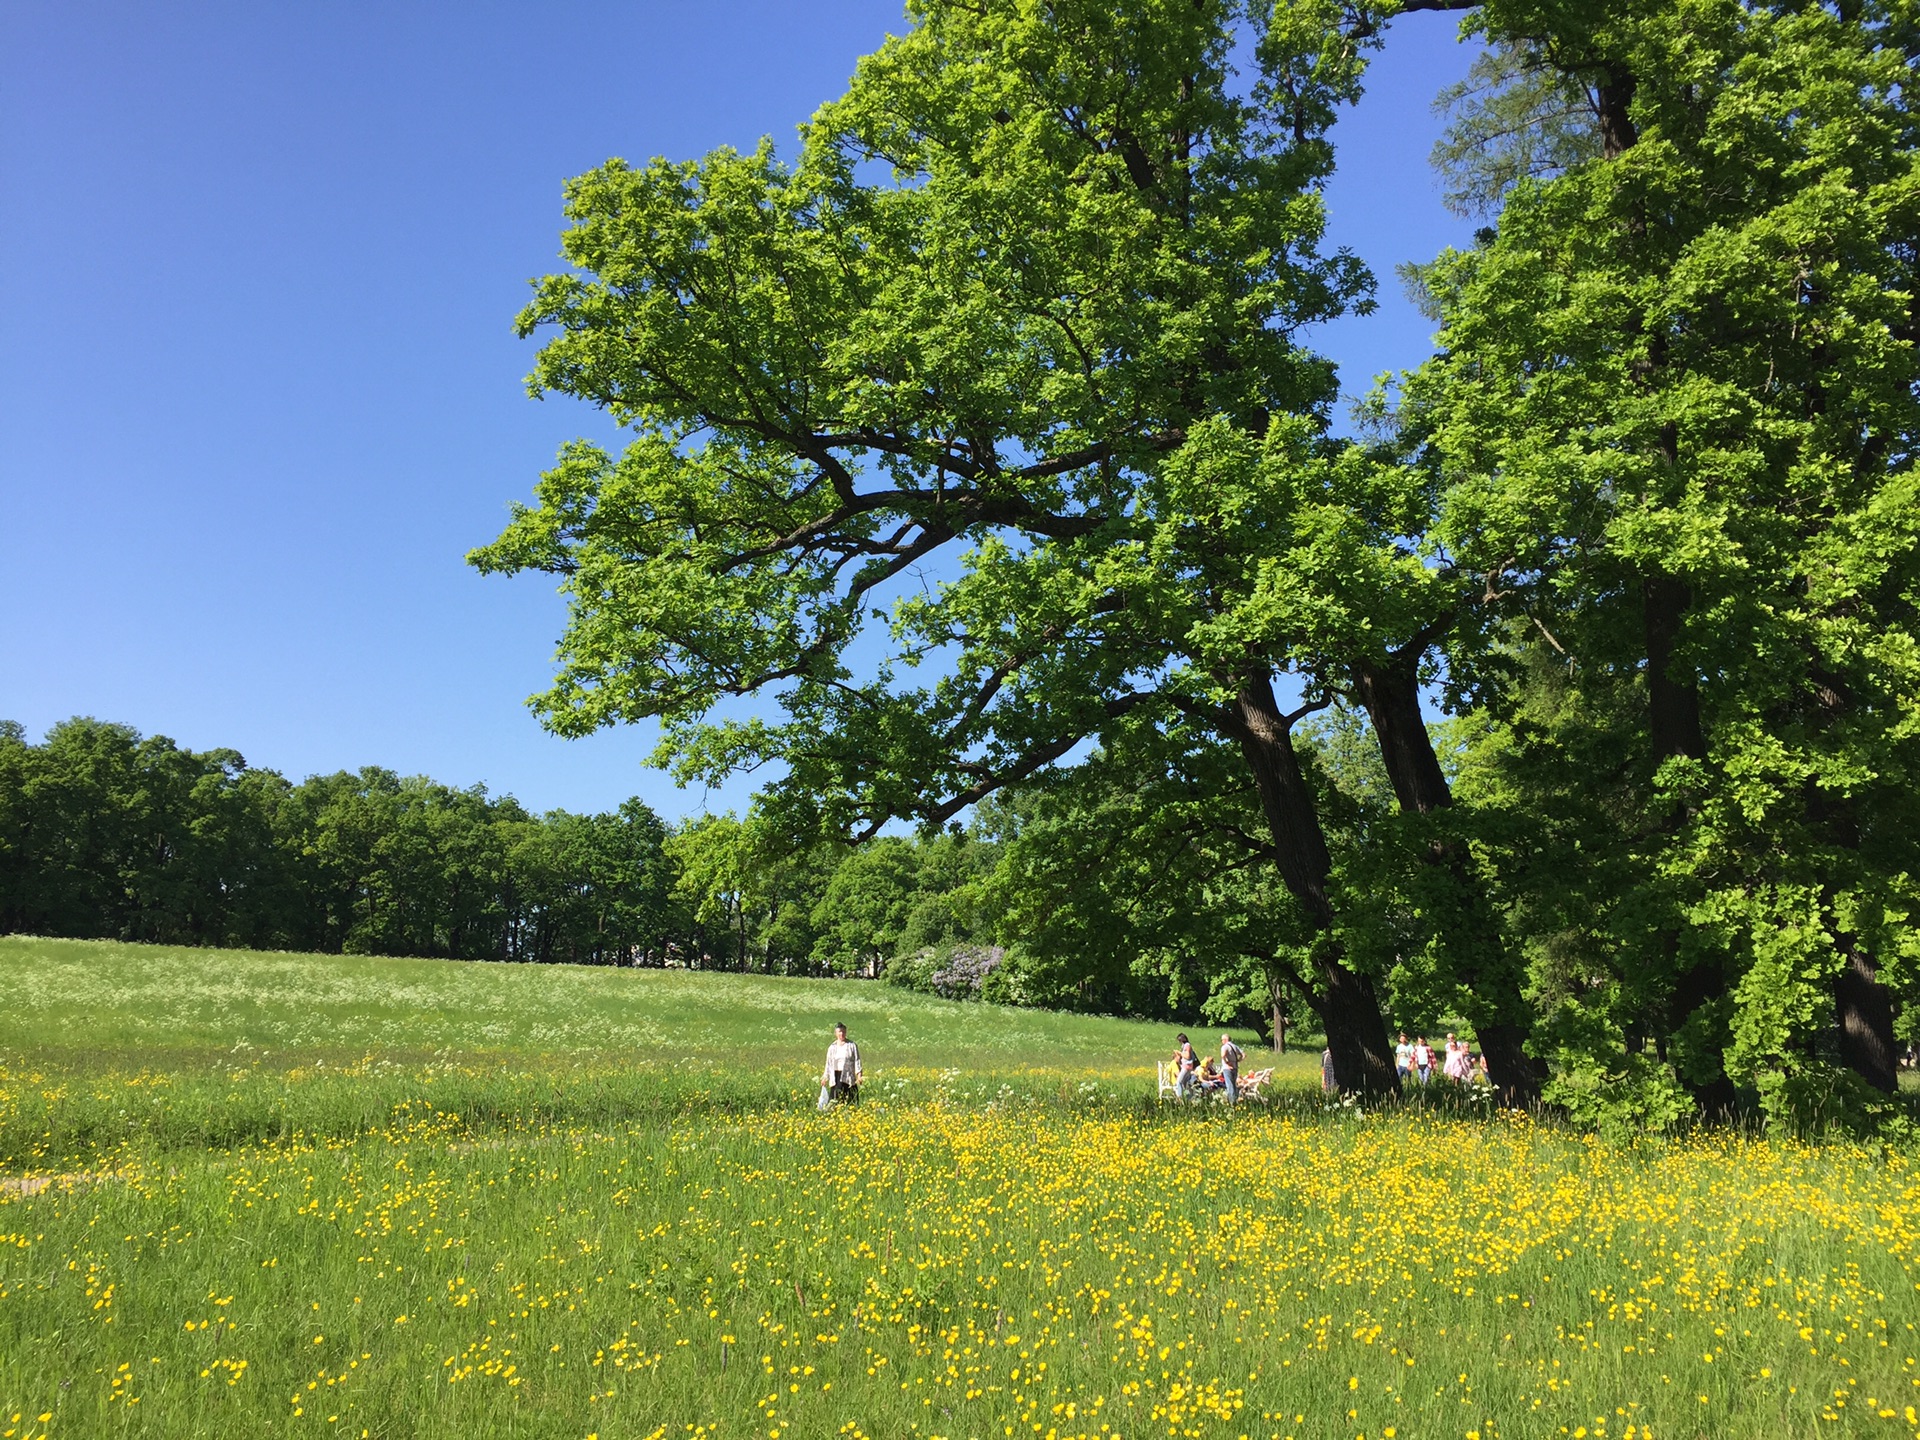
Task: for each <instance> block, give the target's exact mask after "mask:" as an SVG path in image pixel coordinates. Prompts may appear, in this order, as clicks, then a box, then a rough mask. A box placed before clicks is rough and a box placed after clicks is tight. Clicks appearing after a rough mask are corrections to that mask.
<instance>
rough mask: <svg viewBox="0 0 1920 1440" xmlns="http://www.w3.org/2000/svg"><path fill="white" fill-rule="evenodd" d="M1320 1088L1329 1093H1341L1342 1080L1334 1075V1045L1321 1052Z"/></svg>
mask: <svg viewBox="0 0 1920 1440" xmlns="http://www.w3.org/2000/svg"><path fill="white" fill-rule="evenodd" d="M1320 1088H1321V1090H1322V1091H1324V1092H1325V1093H1326V1094H1328V1095H1338V1094H1339V1093H1340V1082H1339V1081H1338V1080H1336V1079H1334V1077H1333V1047H1332V1046H1331V1045H1329V1046H1328V1047H1327V1048H1326V1049H1324V1050H1322V1051H1321V1052H1320Z"/></svg>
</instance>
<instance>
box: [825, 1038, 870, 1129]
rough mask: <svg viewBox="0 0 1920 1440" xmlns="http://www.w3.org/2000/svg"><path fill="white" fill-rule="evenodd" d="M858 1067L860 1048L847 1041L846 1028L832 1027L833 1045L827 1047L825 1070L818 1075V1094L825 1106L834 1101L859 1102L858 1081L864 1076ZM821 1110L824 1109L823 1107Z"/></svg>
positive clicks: (859, 1066)
mask: <svg viewBox="0 0 1920 1440" xmlns="http://www.w3.org/2000/svg"><path fill="white" fill-rule="evenodd" d="M864 1073H865V1072H864V1071H863V1070H862V1069H861V1065H860V1047H859V1046H858V1045H856V1044H854V1043H853V1042H852V1041H851V1040H849V1039H847V1027H846V1026H844V1025H836V1026H834V1027H833V1043H832V1044H831V1045H829V1046H827V1068H826V1069H825V1070H823V1071H822V1072H821V1073H820V1093H821V1096H822V1097H823V1100H824V1101H825V1102H826V1104H831V1103H832V1102H833V1101H835V1100H845V1101H847V1102H848V1103H850V1104H858V1103H859V1101H860V1081H861V1079H862V1078H863V1076H864ZM822 1108H825V1107H824V1105H823V1107H822Z"/></svg>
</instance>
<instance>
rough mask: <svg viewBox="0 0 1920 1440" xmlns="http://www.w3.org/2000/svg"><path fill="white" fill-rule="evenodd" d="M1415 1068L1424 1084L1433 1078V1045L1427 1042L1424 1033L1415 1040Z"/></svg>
mask: <svg viewBox="0 0 1920 1440" xmlns="http://www.w3.org/2000/svg"><path fill="white" fill-rule="evenodd" d="M1413 1068H1414V1069H1415V1070H1417V1071H1419V1073H1420V1083H1421V1084H1422V1085H1425V1084H1426V1083H1427V1082H1428V1081H1429V1080H1431V1079H1433V1046H1431V1045H1429V1044H1428V1043H1427V1037H1426V1036H1424V1035H1421V1036H1419V1037H1418V1038H1416V1039H1415V1040H1414V1042H1413Z"/></svg>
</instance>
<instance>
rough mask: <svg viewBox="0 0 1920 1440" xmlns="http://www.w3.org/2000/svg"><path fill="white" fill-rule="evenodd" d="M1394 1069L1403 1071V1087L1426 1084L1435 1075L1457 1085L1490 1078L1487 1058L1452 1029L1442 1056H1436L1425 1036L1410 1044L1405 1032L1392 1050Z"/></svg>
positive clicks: (1401, 1075) (1401, 1072) (1401, 1033)
mask: <svg viewBox="0 0 1920 1440" xmlns="http://www.w3.org/2000/svg"><path fill="white" fill-rule="evenodd" d="M1436 1062H1437V1063H1436ZM1393 1068H1394V1069H1396V1070H1398V1071H1399V1072H1400V1083H1401V1084H1403V1085H1404V1084H1406V1083H1407V1082H1408V1081H1411V1080H1416V1079H1417V1080H1418V1081H1419V1082H1420V1083H1421V1084H1422V1085H1425V1084H1428V1083H1430V1082H1431V1081H1432V1079H1433V1077H1434V1076H1435V1075H1436V1074H1437V1075H1439V1076H1440V1078H1441V1079H1443V1080H1451V1081H1452V1082H1453V1083H1454V1084H1456V1085H1471V1084H1472V1083H1473V1082H1474V1081H1475V1080H1485V1079H1486V1078H1487V1057H1486V1056H1484V1055H1476V1054H1474V1053H1473V1049H1472V1047H1471V1046H1469V1045H1468V1044H1467V1042H1466V1041H1464V1040H1462V1039H1460V1038H1459V1037H1458V1036H1456V1035H1455V1034H1454V1033H1453V1031H1451V1030H1449V1031H1448V1032H1447V1048H1446V1050H1445V1051H1444V1052H1443V1053H1442V1054H1440V1055H1436V1054H1434V1050H1433V1046H1431V1045H1429V1044H1428V1043H1427V1037H1426V1036H1424V1035H1421V1036H1418V1037H1416V1038H1415V1039H1414V1040H1413V1041H1412V1042H1411V1043H1409V1042H1408V1040H1407V1032H1406V1031H1404V1030H1402V1031H1401V1032H1400V1043H1399V1044H1398V1045H1395V1046H1394V1047H1393Z"/></svg>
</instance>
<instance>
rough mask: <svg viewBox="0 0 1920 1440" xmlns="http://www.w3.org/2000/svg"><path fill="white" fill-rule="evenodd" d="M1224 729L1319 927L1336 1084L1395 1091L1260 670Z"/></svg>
mask: <svg viewBox="0 0 1920 1440" xmlns="http://www.w3.org/2000/svg"><path fill="white" fill-rule="evenodd" d="M1227 728H1228V729H1229V731H1230V732H1231V733H1232V735H1233V738H1234V739H1235V740H1236V741H1238V742H1239V745H1240V751H1241V754H1243V755H1244V756H1245V757H1246V760H1247V764H1248V767H1249V768H1250V769H1251V770H1252V771H1253V781H1254V788H1255V790H1256V791H1257V792H1258V794H1259V797H1260V808H1261V810H1262V812H1263V813H1264V814H1265V816H1266V820H1267V829H1268V830H1269V831H1270V832H1271V834H1272V835H1273V842H1274V848H1275V860H1276V863H1277V865H1278V867H1279V870H1280V878H1281V880H1282V881H1283V882H1284V883H1285V885H1286V887H1287V890H1288V891H1289V893H1291V894H1292V895H1293V897H1294V899H1296V900H1298V901H1299V902H1300V905H1301V907H1302V908H1303V909H1304V910H1305V911H1306V912H1307V916H1308V919H1309V920H1310V921H1311V922H1312V924H1313V927H1314V929H1315V930H1317V931H1318V932H1319V938H1318V941H1317V943H1316V944H1315V945H1314V967H1315V969H1317V970H1318V971H1319V974H1320V980H1321V984H1322V986H1323V993H1322V995H1321V996H1320V997H1318V1003H1317V1004H1316V1006H1315V1008H1316V1010H1317V1011H1318V1012H1319V1015H1320V1019H1321V1021H1322V1022H1323V1023H1324V1025H1325V1028H1326V1032H1327V1048H1328V1049H1329V1050H1331V1051H1332V1052H1333V1074H1334V1080H1335V1083H1337V1084H1338V1085H1339V1087H1340V1088H1341V1089H1342V1090H1347V1091H1355V1092H1358V1093H1359V1094H1362V1095H1369V1096H1374V1095H1397V1094H1398V1093H1399V1092H1400V1080H1399V1076H1398V1075H1396V1074H1395V1073H1394V1068H1393V1048H1392V1046H1391V1045H1390V1044H1389V1043H1388V1040H1387V1024H1386V1021H1385V1020H1384V1019H1383V1018H1382V1017H1381V1014H1380V998H1379V996H1378V995H1377V994H1376V993H1375V991H1374V988H1373V982H1372V981H1371V980H1368V979H1366V978H1365V977H1364V976H1361V975H1358V974H1355V973H1354V971H1353V970H1352V969H1350V968H1349V967H1348V965H1347V963H1346V958H1345V955H1344V954H1343V952H1342V947H1341V945H1340V942H1339V940H1338V938H1337V937H1336V935H1335V933H1334V915H1333V901H1332V898H1331V896H1330V895H1329V894H1328V889H1327V880H1328V876H1329V875H1330V874H1331V872H1332V870H1333V861H1332V858H1331V857H1330V856H1329V855H1328V853H1327V838H1326V835H1325V833H1324V832H1323V831H1322V830H1321V828H1320V814H1319V811H1318V810H1317V809H1316V807H1315V805H1314V798H1313V792H1312V791H1311V790H1309V789H1308V788H1307V781H1306V777H1305V776H1304V775H1302V774H1301V773H1300V759H1299V757H1298V756H1297V755H1295V754H1294V750H1293V736H1292V735H1291V734H1290V733H1289V722H1288V720H1287V718H1286V717H1285V716H1284V715H1282V714H1281V713H1280V706H1279V704H1278V703H1277V702H1276V701H1275V700H1274V697H1273V681H1272V679H1271V677H1269V676H1267V675H1265V674H1261V675H1258V676H1256V677H1254V678H1253V679H1251V680H1249V681H1247V682H1246V683H1245V684H1243V685H1242V686H1241V689H1240V693H1239V694H1238V695H1237V696H1236V697H1235V698H1234V704H1233V709H1232V712H1231V716H1230V718H1229V720H1228V725H1227Z"/></svg>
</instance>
